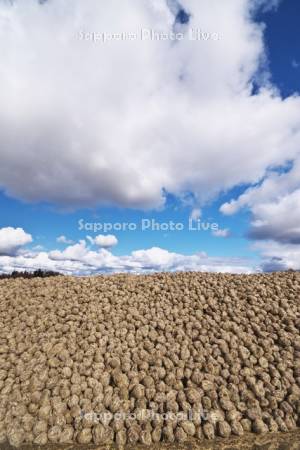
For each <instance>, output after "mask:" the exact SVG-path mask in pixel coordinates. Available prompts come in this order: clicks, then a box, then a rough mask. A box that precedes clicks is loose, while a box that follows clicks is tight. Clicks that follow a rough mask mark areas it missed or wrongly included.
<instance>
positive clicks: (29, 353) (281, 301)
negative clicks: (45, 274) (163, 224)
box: [0, 272, 300, 450]
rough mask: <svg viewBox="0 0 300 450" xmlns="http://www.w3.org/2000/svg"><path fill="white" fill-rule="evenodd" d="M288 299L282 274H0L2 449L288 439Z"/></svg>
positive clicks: (292, 287) (292, 360) (291, 339)
mask: <svg viewBox="0 0 300 450" xmlns="http://www.w3.org/2000/svg"><path fill="white" fill-rule="evenodd" d="M299 299H300V274H299V273H296V272H286V273H277V274H268V275H263V274H260V275H224V274H203V273H177V274H155V275H149V276H145V275H143V276H133V275H113V276H98V277H89V278H75V277H55V278H45V279H40V278H36V279H29V280H27V279H9V280H0V443H2V444H1V445H2V448H6V447H8V445H12V446H16V447H21V448H24V449H25V448H39V447H42V448H45V449H46V448H47V449H50V448H69V449H70V448H77V449H81V448H87V447H88V446H90V445H94V448H95V446H97V447H96V448H101V447H102V446H104V448H112V447H114V446H117V447H124V446H126V447H127V448H128V449H139V448H142V447H143V446H144V445H148V446H151V448H153V449H156V448H166V449H167V448H168V449H175V448H182V449H199V450H200V449H202V448H203V449H216V450H217V449H218V450H219V449H223V450H225V449H228V450H229V449H232V450H233V449H234V450H235V449H236V450H238V449H241V450H242V449H245V450H246V449H250V448H251V449H261V450H267V449H270V450H272V449H274V450H275V449H282V450H284V449H293V450H297V449H300V440H299V426H300V421H299V417H300V337H299V329H300V300H299ZM58 444H59V445H58Z"/></svg>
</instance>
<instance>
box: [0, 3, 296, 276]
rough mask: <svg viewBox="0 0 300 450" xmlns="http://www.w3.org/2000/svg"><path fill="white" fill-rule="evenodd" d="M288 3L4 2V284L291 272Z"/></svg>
mask: <svg viewBox="0 0 300 450" xmlns="http://www.w3.org/2000/svg"><path fill="white" fill-rule="evenodd" d="M299 13H300V4H299V5H298V4H297V2H295V1H293V0H281V1H276V0H274V1H270V0H268V1H267V0H226V1H224V2H220V1H219V0H210V2H207V1H206V0H181V1H177V0H123V1H122V2H120V1H117V0H111V1H110V2H109V4H108V3H107V2H99V1H98V0H86V1H85V2H82V1H80V0H74V1H73V2H69V1H67V0H46V1H42V2H40V1H38V0H28V1H26V2H24V1H21V0H13V1H8V0H0V54H1V60H0V212H1V214H0V272H5V273H9V272H11V271H13V270H35V269H47V270H56V271H60V272H62V273H65V274H74V275H90V274H96V273H102V272H104V273H112V272H124V271H128V272H133V273H143V272H147V273H148V272H156V271H176V270H200V271H214V272H233V273H256V272H265V271H267V272H269V271H275V270H287V269H294V270H299V269H300V97H299V92H300V46H299V42H300V39H299V37H300V36H299V34H300V31H299V27H298V24H297V17H299Z"/></svg>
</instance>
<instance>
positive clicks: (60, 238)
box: [56, 235, 73, 244]
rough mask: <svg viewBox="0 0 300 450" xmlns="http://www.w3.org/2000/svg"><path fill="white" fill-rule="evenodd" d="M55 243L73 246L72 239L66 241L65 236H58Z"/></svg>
mask: <svg viewBox="0 0 300 450" xmlns="http://www.w3.org/2000/svg"><path fill="white" fill-rule="evenodd" d="M56 242H58V243H59V244H73V241H72V239H68V238H66V236H64V235H62V236H58V237H57V238H56Z"/></svg>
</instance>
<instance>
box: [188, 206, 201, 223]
mask: <svg viewBox="0 0 300 450" xmlns="http://www.w3.org/2000/svg"><path fill="white" fill-rule="evenodd" d="M200 217H201V209H200V208H194V209H193V210H192V212H191V214H190V220H193V221H196V220H199V219H200Z"/></svg>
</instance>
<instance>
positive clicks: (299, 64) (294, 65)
mask: <svg viewBox="0 0 300 450" xmlns="http://www.w3.org/2000/svg"><path fill="white" fill-rule="evenodd" d="M292 67H294V69H298V68H299V67H300V62H299V61H297V60H296V59H293V61H292Z"/></svg>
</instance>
